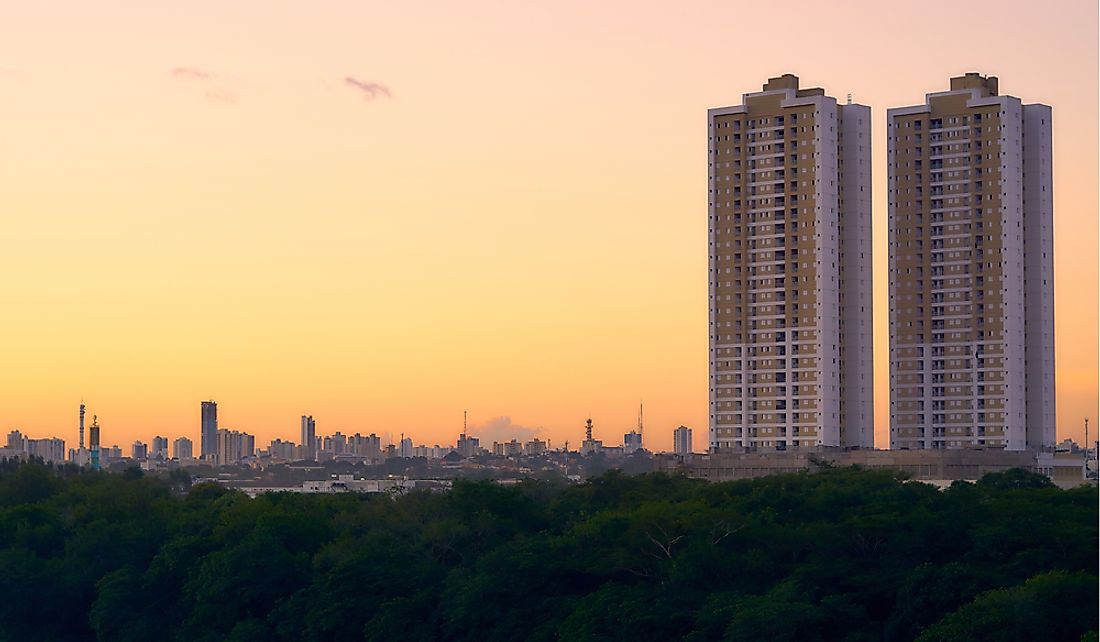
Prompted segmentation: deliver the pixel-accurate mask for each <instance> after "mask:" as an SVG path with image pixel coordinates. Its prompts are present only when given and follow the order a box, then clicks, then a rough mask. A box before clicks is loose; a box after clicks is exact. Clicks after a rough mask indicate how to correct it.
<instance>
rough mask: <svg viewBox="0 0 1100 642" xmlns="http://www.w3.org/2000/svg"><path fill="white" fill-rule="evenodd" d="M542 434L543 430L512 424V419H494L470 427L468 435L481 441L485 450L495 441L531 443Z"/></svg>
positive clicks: (467, 430) (467, 431)
mask: <svg viewBox="0 0 1100 642" xmlns="http://www.w3.org/2000/svg"><path fill="white" fill-rule="evenodd" d="M541 432H542V428H528V427H527V426H520V425H519V424H514V423H512V418H511V417H494V418H493V419H490V420H489V421H486V422H485V423H483V424H481V425H473V426H469V427H468V428H467V429H466V433H467V434H469V435H470V436H471V437H477V438H478V439H480V440H481V446H482V447H483V448H491V447H492V445H493V442H494V441H499V442H505V441H510V440H512V439H517V440H519V441H530V440H532V439H534V438H535V437H537V436H538V435H539V434H540V433H541Z"/></svg>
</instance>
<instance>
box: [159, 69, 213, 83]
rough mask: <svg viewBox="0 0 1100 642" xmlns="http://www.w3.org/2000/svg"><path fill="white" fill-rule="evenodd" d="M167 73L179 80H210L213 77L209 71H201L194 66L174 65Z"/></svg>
mask: <svg viewBox="0 0 1100 642" xmlns="http://www.w3.org/2000/svg"><path fill="white" fill-rule="evenodd" d="M168 74H169V75H170V76H172V77H173V78H179V79H181V80H210V79H212V78H213V77H214V74H212V73H210V72H209V71H203V70H202V69H198V68H196V67H176V68H175V69H173V70H172V71H170V72H168Z"/></svg>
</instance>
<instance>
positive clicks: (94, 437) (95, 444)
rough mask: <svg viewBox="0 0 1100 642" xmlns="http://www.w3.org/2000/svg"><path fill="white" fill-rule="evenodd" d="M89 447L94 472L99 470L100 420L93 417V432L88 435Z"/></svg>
mask: <svg viewBox="0 0 1100 642" xmlns="http://www.w3.org/2000/svg"><path fill="white" fill-rule="evenodd" d="M88 445H89V447H90V448H91V451H92V470H99V419H98V417H96V415H92V430H91V434H89V435H88Z"/></svg>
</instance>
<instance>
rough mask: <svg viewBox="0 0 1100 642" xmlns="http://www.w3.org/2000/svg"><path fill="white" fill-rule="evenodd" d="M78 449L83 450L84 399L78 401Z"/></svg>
mask: <svg viewBox="0 0 1100 642" xmlns="http://www.w3.org/2000/svg"><path fill="white" fill-rule="evenodd" d="M80 450H84V400H81V401H80Z"/></svg>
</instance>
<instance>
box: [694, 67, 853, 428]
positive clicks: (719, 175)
mask: <svg viewBox="0 0 1100 642" xmlns="http://www.w3.org/2000/svg"><path fill="white" fill-rule="evenodd" d="M707 118H708V125H709V145H708V148H709V149H708V154H709V158H708V176H709V185H708V187H709V197H708V201H709V225H708V227H709V230H708V231H709V256H710V262H709V284H710V291H709V299H710V318H709V343H710V355H709V357H710V382H709V384H710V448H711V450H724V449H729V448H757V447H759V448H775V449H787V448H799V447H810V446H817V445H824V446H871V445H873V443H874V434H873V416H874V413H873V390H872V387H873V381H872V371H871V369H872V355H871V351H872V343H871V328H872V313H871V113H870V108H868V107H866V106H864V105H854V104H851V103H850V101H849V104H843V105H841V104H837V101H836V99H835V98H832V97H829V96H826V95H825V91H824V90H823V89H816V88H815V89H800V88H799V83H798V78H797V77H795V76H792V75H790V74H785V75H783V76H780V77H778V78H772V79H769V80H768V82H767V84H765V85H764V88H763V90H762V91H760V92H756V93H750V94H745V96H744V101H743V104H741V105H737V106H733V107H721V108H717V109H711V110H709V111H708V112H707Z"/></svg>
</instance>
